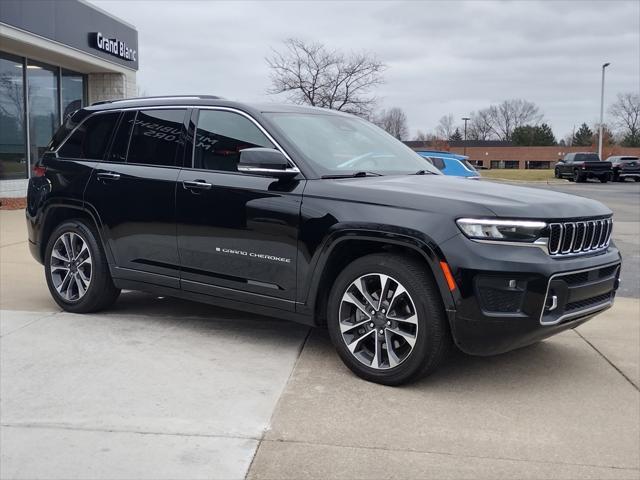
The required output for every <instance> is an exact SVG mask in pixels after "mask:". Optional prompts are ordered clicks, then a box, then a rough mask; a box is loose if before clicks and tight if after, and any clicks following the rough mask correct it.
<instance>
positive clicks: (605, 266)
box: [539, 261, 620, 326]
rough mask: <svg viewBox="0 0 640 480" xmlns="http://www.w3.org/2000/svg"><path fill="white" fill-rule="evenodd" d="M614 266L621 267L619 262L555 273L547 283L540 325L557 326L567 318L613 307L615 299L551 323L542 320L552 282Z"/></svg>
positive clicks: (569, 314) (567, 314) (566, 315)
mask: <svg viewBox="0 0 640 480" xmlns="http://www.w3.org/2000/svg"><path fill="white" fill-rule="evenodd" d="M614 265H620V262H619V261H615V262H609V263H604V264H602V265H598V266H597V267H589V268H583V269H580V270H571V271H569V272H559V273H554V274H553V275H551V276H550V277H549V280H548V281H547V289H546V291H545V294H544V300H543V302H542V309H541V310H540V320H539V321H540V325H544V326H550V325H557V324H558V323H560V322H562V321H563V320H565V319H567V318H571V317H579V316H581V315H585V314H589V313H590V312H591V311H594V312H595V311H597V310H600V309H602V310H604V309H605V308H608V307H610V306H611V305H613V299H612V300H608V301H606V302H603V303H600V304H598V305H594V306H592V307H589V308H586V309H583V310H577V311H575V312H571V313H566V314H564V315H562V316H560V317H558V318H557V319H555V320H553V321H551V322H544V321H543V320H542V317H544V310H545V306H546V305H547V299H548V298H549V289H550V288H551V282H552V281H553V279H555V278H557V277H565V276H567V275H573V274H575V273H582V272H590V271H592V270H600V269H601V268H607V267H612V266H614Z"/></svg>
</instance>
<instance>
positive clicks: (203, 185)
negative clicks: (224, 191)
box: [182, 180, 213, 190]
mask: <svg viewBox="0 0 640 480" xmlns="http://www.w3.org/2000/svg"><path fill="white" fill-rule="evenodd" d="M182 186H183V187H184V188H186V189H187V190H209V189H210V188H211V187H212V186H213V185H211V184H210V183H207V182H205V181H204V180H183V181H182Z"/></svg>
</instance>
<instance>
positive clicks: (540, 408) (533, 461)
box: [250, 303, 640, 479]
mask: <svg viewBox="0 0 640 480" xmlns="http://www.w3.org/2000/svg"><path fill="white" fill-rule="evenodd" d="M636 306H637V303H636ZM595 321H600V322H604V323H607V322H609V323H610V322H614V321H616V314H615V313H613V312H612V313H611V314H607V315H606V316H605V315H603V316H602V317H601V318H600V319H599V320H595ZM636 333H637V332H636ZM635 353H636V355H637V352H635ZM636 358H637V357H636ZM639 402H640V397H639V394H638V390H637V387H635V386H634V385H632V384H631V383H630V382H629V381H628V380H627V379H626V378H625V377H624V376H622V375H620V374H619V373H618V372H617V371H616V370H615V369H613V368H612V367H611V365H610V364H609V362H608V361H607V360H606V359H605V358H603V357H602V355H601V354H600V353H598V352H597V351H596V350H595V349H594V348H591V347H590V346H589V345H588V344H587V343H585V342H584V341H583V339H582V338H580V337H579V336H578V335H577V334H576V333H575V332H573V331H569V332H565V333H563V334H561V335H558V336H556V337H554V338H552V339H550V340H547V341H545V342H543V343H540V344H538V345H535V346H532V347H529V348H525V349H521V350H519V351H516V352H511V353H508V354H504V355H500V356H496V357H491V358H477V357H469V356H465V355H462V354H459V355H456V356H454V358H453V359H452V360H451V361H450V362H449V363H448V364H447V365H445V366H444V367H443V368H441V369H440V370H439V371H438V372H436V373H435V374H434V375H433V376H431V377H429V378H426V379H424V380H423V381H421V382H419V383H417V384H414V385H409V386H406V387H402V388H390V387H381V386H379V385H374V384H370V383H365V382H362V381H360V380H358V379H357V378H355V377H354V376H353V375H352V374H351V373H350V372H349V371H348V370H347V369H346V368H345V367H343V366H342V365H341V364H340V362H339V360H338V359H337V358H336V356H335V355H334V354H333V350H332V348H331V346H330V344H329V340H328V338H327V335H326V334H324V332H321V331H314V333H313V334H312V336H311V338H310V340H309V342H308V344H307V346H306V348H305V349H304V351H303V353H302V355H301V358H300V360H299V361H298V364H297V366H296V368H295V370H294V373H293V376H292V378H291V380H290V381H289V384H288V387H287V389H286V390H285V392H284V394H283V396H282V398H281V400H280V403H279V404H278V408H277V409H276V412H275V414H274V417H273V419H272V422H271V429H270V430H269V431H268V433H267V435H266V436H265V440H264V441H263V442H262V443H261V445H260V448H259V449H258V453H257V454H256V458H255V459H254V462H253V465H252V470H251V473H250V478H255V479H260V478H300V477H310V478H344V477H349V478H366V477H367V476H368V475H370V474H371V475H373V476H374V477H375V478H416V477H420V476H421V475H420V472H423V473H425V472H429V476H432V477H436V478H440V477H450V478H463V477H478V476H480V477H508V478H541V477H544V478H547V477H549V478H577V477H580V478H638V476H639V475H640V472H639V471H638V465H639V462H640V459H639V452H640V449H639V446H640V445H639V442H640V440H639V438H640V431H639V424H640V412H639Z"/></svg>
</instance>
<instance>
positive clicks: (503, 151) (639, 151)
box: [449, 146, 640, 168]
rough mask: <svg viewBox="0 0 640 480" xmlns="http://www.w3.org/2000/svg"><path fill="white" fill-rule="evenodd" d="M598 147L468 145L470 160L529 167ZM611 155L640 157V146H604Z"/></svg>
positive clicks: (457, 149)
mask: <svg viewBox="0 0 640 480" xmlns="http://www.w3.org/2000/svg"><path fill="white" fill-rule="evenodd" d="M449 150H450V151H451V152H452V153H459V154H462V153H463V152H464V148H463V147H458V146H456V147H450V149H449ZM597 150H598V147H597V146H592V147H561V146H554V147H512V146H487V147H467V153H466V154H467V155H468V156H469V160H471V161H472V162H474V163H475V162H476V161H478V160H481V161H482V162H483V163H482V166H483V167H486V168H490V167H491V161H492V160H493V161H498V162H500V161H517V162H518V167H519V168H527V162H529V166H530V167H531V163H537V162H550V166H551V168H553V166H554V165H555V162H557V161H558V160H559V159H561V158H562V157H563V156H564V155H565V154H566V153H569V152H597ZM611 155H632V156H637V157H640V148H624V147H619V146H603V147H602V156H603V157H604V159H606V158H607V157H609V156H611Z"/></svg>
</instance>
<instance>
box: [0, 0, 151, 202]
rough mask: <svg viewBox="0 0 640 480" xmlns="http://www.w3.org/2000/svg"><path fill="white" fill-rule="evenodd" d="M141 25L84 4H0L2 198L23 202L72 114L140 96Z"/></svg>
mask: <svg viewBox="0 0 640 480" xmlns="http://www.w3.org/2000/svg"><path fill="white" fill-rule="evenodd" d="M138 61H139V55H138V32H137V31H136V29H135V27H134V26H132V25H130V24H128V23H126V22H124V21H122V20H120V19H118V18H116V17H114V16H113V15H111V14H109V13H107V12H105V11H103V10H101V9H99V8H96V7H95V6H93V5H91V4H89V3H86V2H85V1H82V0H1V1H0V197H22V196H24V195H25V194H26V185H27V181H28V178H29V176H30V174H31V169H32V166H33V165H34V163H35V162H36V160H37V159H38V157H39V155H40V154H41V153H42V151H43V149H44V148H45V147H46V145H47V143H49V140H50V139H51V136H52V134H53V133H54V131H55V130H56V129H57V128H58V127H59V126H60V124H61V122H63V121H64V119H65V117H66V116H67V115H69V114H70V113H72V112H74V111H75V110H77V109H78V108H81V107H82V106H85V105H89V104H91V103H94V102H99V101H102V100H109V99H115V98H125V97H132V96H135V93H136V71H137V70H138Z"/></svg>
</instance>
